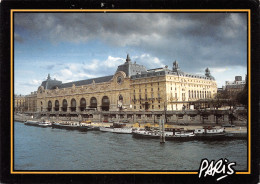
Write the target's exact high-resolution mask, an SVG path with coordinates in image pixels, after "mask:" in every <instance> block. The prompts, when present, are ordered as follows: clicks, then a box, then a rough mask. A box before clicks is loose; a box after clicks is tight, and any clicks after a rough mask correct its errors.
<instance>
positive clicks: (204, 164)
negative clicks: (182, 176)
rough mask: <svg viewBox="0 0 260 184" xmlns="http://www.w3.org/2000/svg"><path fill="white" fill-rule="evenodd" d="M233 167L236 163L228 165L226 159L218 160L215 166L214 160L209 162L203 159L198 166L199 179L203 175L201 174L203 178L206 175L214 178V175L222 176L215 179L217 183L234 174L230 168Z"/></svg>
mask: <svg viewBox="0 0 260 184" xmlns="http://www.w3.org/2000/svg"><path fill="white" fill-rule="evenodd" d="M235 165H236V162H230V163H228V160H227V159H219V160H218V161H217V162H216V163H215V164H214V160H212V161H211V162H209V161H208V160H207V159H203V160H202V161H201V164H200V170H199V178H200V177H201V176H202V175H203V173H204V175H203V176H204V177H206V176H207V175H209V176H214V175H215V174H223V176H221V177H219V178H217V181H219V180H221V179H223V178H225V177H227V176H229V175H232V174H234V173H235V171H234V169H233V168H232V166H235Z"/></svg>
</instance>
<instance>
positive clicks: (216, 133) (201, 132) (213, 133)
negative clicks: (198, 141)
mask: <svg viewBox="0 0 260 184" xmlns="http://www.w3.org/2000/svg"><path fill="white" fill-rule="evenodd" d="M194 133H195V134H196V137H203V138H217V137H218V138H223V137H225V135H226V132H225V128H215V127H211V126H208V127H203V128H197V129H195V130H194Z"/></svg>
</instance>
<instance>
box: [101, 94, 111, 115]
mask: <svg viewBox="0 0 260 184" xmlns="http://www.w3.org/2000/svg"><path fill="white" fill-rule="evenodd" d="M109 105H110V102H109V98H108V97H107V96H103V98H102V111H109Z"/></svg>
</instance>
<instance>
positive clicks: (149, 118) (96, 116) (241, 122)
mask: <svg viewBox="0 0 260 184" xmlns="http://www.w3.org/2000/svg"><path fill="white" fill-rule="evenodd" d="M166 117H167V123H168V124H172V125H178V124H180V125H181V124H189V125H222V124H227V123H232V124H234V125H237V126H246V125H247V120H246V118H241V116H237V115H234V117H233V118H232V120H231V119H230V114H228V113H223V112H222V113H221V114H219V115H218V116H216V114H213V113H211V114H210V113H208V114H207V115H206V116H205V114H198V113H197V114H196V113H194V112H193V113H189V112H188V113H177V112H174V113H172V112H171V113H168V112H167V114H166ZM164 118H165V114H162V113H147V112H145V113H136V114H131V113H125V112H120V113H116V112H95V113H93V114H92V116H91V118H90V117H88V118H87V117H86V116H84V114H83V115H82V114H79V115H76V116H75V115H74V117H71V116H68V115H67V116H59V115H58V114H57V115H54V116H53V115H52V116H49V115H46V114H45V115H43V114H34V116H28V115H24V114H19V115H15V117H14V119H15V120H16V121H26V120H28V119H34V120H43V119H44V120H50V121H86V120H90V121H91V122H112V121H114V122H126V123H155V124H157V123H159V120H160V119H164Z"/></svg>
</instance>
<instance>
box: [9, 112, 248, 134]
mask: <svg viewBox="0 0 260 184" xmlns="http://www.w3.org/2000/svg"><path fill="white" fill-rule="evenodd" d="M14 120H15V121H17V122H25V121H27V120H34V121H43V120H47V119H45V118H40V119H39V118H34V117H32V116H27V115H15V116H14ZM50 121H51V122H60V121H62V120H59V119H50ZM70 122H79V121H75V120H74V121H70ZM91 125H92V126H93V127H110V126H112V125H113V123H112V122H110V123H109V122H91ZM125 125H126V127H133V128H146V127H150V128H159V124H158V123H125ZM205 126H214V127H215V128H220V127H222V126H221V124H212V123H210V124H205V123H204V124H203V123H201V124H192V125H190V124H184V125H180V124H173V123H169V124H165V128H175V129H183V130H195V129H201V128H203V127H205ZM225 132H227V133H237V134H239V133H241V134H246V133H247V127H246V126H245V125H242V126H241V125H240V124H237V125H236V124H234V127H225Z"/></svg>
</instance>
